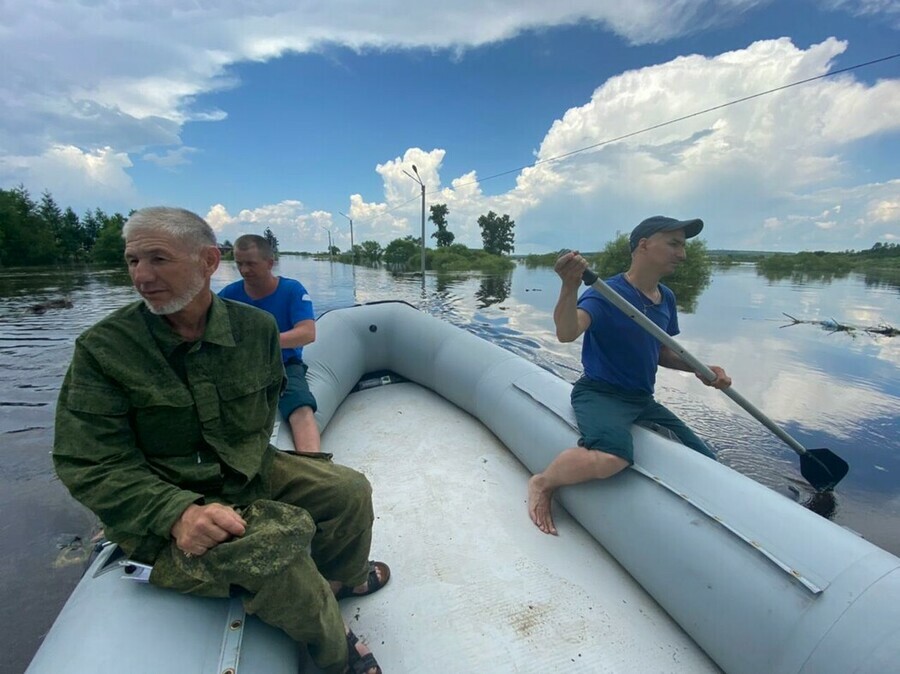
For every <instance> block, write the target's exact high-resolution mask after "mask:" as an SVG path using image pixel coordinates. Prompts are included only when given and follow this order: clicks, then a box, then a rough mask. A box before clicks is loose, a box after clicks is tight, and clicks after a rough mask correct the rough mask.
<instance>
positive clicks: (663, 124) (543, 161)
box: [363, 52, 900, 222]
mask: <svg viewBox="0 0 900 674" xmlns="http://www.w3.org/2000/svg"><path fill="white" fill-rule="evenodd" d="M896 58H900V52H898V53H896V54H890V55H888V56H883V57H881V58H877V59H873V60H871V61H866V62H864V63H857V64H855V65H852V66H847V67H846V68H839V69H838V70H832V71H830V72H827V73H824V74H822V75H816V76H815V77H807V78H806V79H802V80H797V81H796V82H790V83H788V84H783V85H781V86H779V87H774V88H772V89H767V90H765V91H760V92H758V93H755V94H750V95H749V96H743V97H741V98H736V99H734V100H733V101H728V102H727V103H720V104H719V105H714V106H712V107H711V108H705V109H703V110H698V111H697V112H692V113H690V114H687V115H682V116H681V117H676V118H674V119H670V120H668V121H666V122H660V123H659V124H654V125H652V126H648V127H645V128H643V129H639V130H637V131H631V132H630V133H626V134H622V135H621V136H616V137H615V138H608V139H606V140H602V141H600V142H598V143H593V144H591V145H587V146H585V147H582V148H578V149H577V150H571V151H570V152H564V153H563V154H559V155H555V156H553V157H547V158H546V159H539V160H537V161H535V162H532V163H531V164H525V165H523V166H518V167H516V168H512V169H509V170H506V171H501V172H500V173H494V174H493V175H489V176H487V177H485V178H477V179H475V180H472V181H469V182H467V183H459V184H457V185H456V186H455V187H453V188H452V189H453V190H454V191H456V190H457V189H458V188H460V187H466V186H468V185H477V184H480V183H485V182H487V181H488V180H494V179H495V178H501V177H503V176H506V175H509V174H510V173H517V172H519V171H524V170H525V169H527V168H532V167H534V166H540V165H542V164H549V163H551V162H558V161H562V160H563V159H566V158H568V157H571V156H573V155H576V154H579V153H581V152H587V151H588V150H593V149H595V148H598V147H602V146H604V145H609V144H611V143H617V142H619V141H621V140H625V139H627V138H632V137H634V136H638V135H640V134H642V133H648V132H649V131H655V130H656V129H661V128H663V127H666V126H670V125H672V124H677V123H678V122H683V121H685V120H688V119H692V118H694V117H699V116H700V115H705V114H707V113H710V112H715V111H716V110H721V109H722V108H727V107H730V106H732V105H737V104H738V103H746V102H747V101H751V100H753V99H754V98H760V97H762V96H768V95H770V94H774V93H777V92H779V91H784V90H785V89H791V88H793V87H798V86H800V85H801V84H809V83H810V82H815V81H816V80H822V79H825V78H827V77H833V76H835V75H840V74H842V73H847V72H850V71H853V70H859V69H860V68H866V67H868V66H872V65H875V64H877V63H884V62H885V61H890V60H892V59H896ZM444 189H446V188H444ZM442 191H443V189H440V190H434V191H432V192H426V196H427V195H429V194H438V193H440V192H442ZM419 198H420V197H419V196H416V197H414V198H412V199H410V200H409V201H407V202H404V203H403V204H400V205H399V206H396V207H394V208H392V209H390V210H388V211H385V212H384V214H387V213H391V212H393V211H396V210H398V209H400V208H403V207H404V206H407V205H408V204H411V203H412V202H413V201H418V200H419ZM370 221H371V220H370ZM363 222H366V221H363Z"/></svg>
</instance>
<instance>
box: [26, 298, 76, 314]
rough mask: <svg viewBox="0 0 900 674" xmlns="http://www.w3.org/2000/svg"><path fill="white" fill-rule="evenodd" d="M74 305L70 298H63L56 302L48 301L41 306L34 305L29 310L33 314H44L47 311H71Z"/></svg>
mask: <svg viewBox="0 0 900 674" xmlns="http://www.w3.org/2000/svg"><path fill="white" fill-rule="evenodd" d="M73 306H74V305H73V304H72V300H70V299H69V298H68V297H61V298H59V299H55V300H47V301H46V302H41V303H40V304H32V305H31V306H30V307H28V310H29V311H30V312H31V313H33V314H42V313H44V312H45V311H47V309H71V308H72V307H73Z"/></svg>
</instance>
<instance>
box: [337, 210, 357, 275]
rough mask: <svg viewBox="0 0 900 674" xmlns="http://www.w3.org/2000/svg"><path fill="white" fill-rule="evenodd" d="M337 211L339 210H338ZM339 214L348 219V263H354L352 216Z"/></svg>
mask: <svg viewBox="0 0 900 674" xmlns="http://www.w3.org/2000/svg"><path fill="white" fill-rule="evenodd" d="M338 213H341V212H340V211H338ZM341 215H343V216H344V217H345V218H347V219H348V220H349V221H350V264H356V249H355V248H354V247H353V218H351V217H350V216H349V215H347V214H346V213H341Z"/></svg>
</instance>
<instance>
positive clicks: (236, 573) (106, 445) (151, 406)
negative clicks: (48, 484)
mask: <svg viewBox="0 0 900 674" xmlns="http://www.w3.org/2000/svg"><path fill="white" fill-rule="evenodd" d="M123 235H124V237H125V259H126V262H127V264H128V269H129V272H130V273H131V278H132V281H133V283H134V286H135V288H136V289H137V290H138V292H139V293H140V295H141V297H142V299H143V302H136V303H133V304H131V305H129V306H126V307H123V308H122V309H119V310H118V311H115V312H113V313H112V314H111V315H109V316H107V317H106V318H104V319H103V320H101V321H100V322H99V323H97V324H96V325H94V326H93V327H92V328H90V329H88V330H87V331H86V332H85V333H84V334H82V335H81V336H80V337H79V338H78V340H77V342H76V345H75V353H74V356H73V359H72V364H71V366H70V367H69V371H68V373H67V374H66V377H65V381H64V382H63V386H62V390H61V391H60V396H59V403H58V406H57V415H56V438H55V442H54V449H53V459H54V463H55V465H56V470H57V473H58V475H59V477H60V479H61V480H62V481H63V482H64V483H65V485H66V486H67V487H68V488H69V490H70V491H71V493H72V495H73V496H74V497H75V498H76V499H78V500H79V501H81V502H82V503H83V504H84V505H86V506H87V507H88V508H90V509H91V510H92V511H93V512H94V513H96V514H97V515H98V516H99V517H100V519H101V520H102V522H103V524H104V526H105V531H106V535H107V537H108V538H109V539H110V540H112V541H114V542H116V543H118V544H119V545H120V546H121V547H122V549H123V550H124V551H125V552H126V554H128V555H129V556H130V557H132V558H133V559H135V560H138V561H141V562H145V563H148V564H152V565H153V572H152V574H151V576H150V582H151V583H154V584H156V585H159V586H161V587H166V588H172V589H174V590H177V591H180V592H189V593H193V594H198V595H202V596H211V597H224V596H228V594H229V592H230V591H231V589H232V587H239V588H243V590H245V591H246V592H245V597H246V598H245V606H246V608H247V610H248V612H250V613H255V614H257V615H258V616H259V617H260V618H261V619H262V620H265V621H266V622H268V623H270V624H272V625H276V626H278V627H280V628H281V629H283V630H284V631H285V632H287V633H288V634H289V635H290V636H291V637H293V638H294V639H296V640H297V641H299V642H302V643H305V644H307V646H308V648H309V651H310V654H311V655H312V657H313V659H314V660H315V662H316V664H317V665H318V666H319V667H321V668H322V669H323V670H325V671H326V672H345V671H353V672H360V673H366V674H375V673H377V672H380V671H381V670H380V669H379V668H378V665H377V663H376V662H375V661H374V658H373V657H372V654H371V653H369V651H368V649H367V648H366V647H365V646H363V645H362V644H361V643H358V642H357V640H356V637H355V636H354V635H353V633H352V632H350V631H349V630H348V629H347V627H346V626H345V625H344V623H343V620H342V618H341V615H340V612H339V610H338V605H337V599H336V596H335V595H337V596H339V597H343V596H353V595H356V596H358V595H363V594H369V593H371V592H374V591H376V590H378V589H380V588H381V587H382V586H383V585H384V584H385V583H386V582H387V580H388V578H389V575H390V572H389V569H388V567H387V566H386V565H385V564H383V563H381V562H369V561H368V555H369V547H370V544H371V537H372V522H373V514H372V500H371V487H370V485H369V483H368V481H367V480H366V478H365V477H364V476H363V475H361V474H360V473H358V472H356V471H354V470H351V469H349V468H346V467H343V466H339V465H336V464H334V463H332V461H331V459H330V455H328V454H304V453H285V452H279V451H277V450H276V449H275V448H273V447H272V446H271V445H270V444H269V437H270V434H271V430H272V425H273V423H274V418H275V410H276V409H277V406H278V396H279V393H280V391H281V388H282V385H283V383H282V382H283V378H284V370H283V368H282V364H281V349H280V346H279V341H278V328H277V326H276V324H275V321H274V320H273V319H272V317H271V316H270V315H269V314H267V313H265V312H263V311H260V310H258V309H255V308H253V307H249V306H247V305H244V304H240V303H237V302H230V301H227V300H222V299H220V298H218V297H217V296H215V295H214V294H213V293H212V292H211V291H210V278H211V277H212V275H213V273H214V272H215V270H216V268H217V267H218V264H219V251H218V248H217V247H216V245H215V235H214V234H213V232H212V230H211V229H210V227H209V225H207V224H206V222H204V221H203V219H202V218H200V217H199V216H197V215H195V214H193V213H190V212H188V211H184V210H181V209H172V208H149V209H144V210H141V211H138V212H136V213H135V214H133V215H132V216H131V218H129V220H128V222H127V223H126V224H125V227H124V231H123Z"/></svg>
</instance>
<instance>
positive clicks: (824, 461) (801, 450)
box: [581, 269, 850, 491]
mask: <svg viewBox="0 0 900 674" xmlns="http://www.w3.org/2000/svg"><path fill="white" fill-rule="evenodd" d="M581 278H582V280H583V281H584V284H585V285H587V286H591V287H592V288H593V289H594V290H596V291H597V292H598V293H600V294H601V295H603V296H604V297H605V298H606V299H608V300H609V301H610V302H612V303H613V304H614V305H615V306H616V307H618V308H619V309H621V310H622V311H623V312H624V314H625V315H626V316H628V318H630V319H631V320H633V321H634V322H635V323H637V324H638V325H640V326H641V327H642V328H644V330H646V331H647V332H649V333H650V334H651V335H653V336H654V337H656V339H658V340H659V341H660V342H661V343H662V344H665V345H666V346H667V347H669V348H670V349H672V351H674V352H675V353H677V354H678V355H679V356H681V358H682V360H684V361H685V362H686V363H687V364H688V365H690V366H691V367H692V368H694V370H695V371H696V372H698V373H699V374H700V376H701V377H703V378H704V379H705V380H706V381H712V380H714V379H715V378H716V373H715V372H713V371H712V370H710V369H709V368H708V367H707V366H706V365H705V364H704V363H702V362H700V361H699V360H697V359H696V358H695V357H694V356H692V355H691V354H690V353H688V352H687V351H686V350H685V349H684V347H682V346H681V345H680V344H679V343H678V342H676V341H675V340H674V339H672V337H671V336H670V335H668V334H667V333H666V332H665V331H664V330H662V329H661V328H660V327H659V326H658V325H657V324H656V323H654V322H653V321H651V320H650V319H649V318H647V317H646V316H645V315H644V314H643V313H641V312H640V311H639V310H638V309H637V308H636V307H635V306H634V305H632V304H631V302H629V301H628V300H626V299H625V298H624V297H622V296H621V295H619V293H617V292H616V291H615V290H613V289H612V288H610V287H609V286H608V285H607V284H606V283H605V282H603V281H602V280H601V279H600V277H598V276H597V274H595V273H594V272H593V271H591V270H590V269H585V270H584V273H583V274H582V276H581ZM720 390H721V391H722V393H724V394H725V395H727V396H728V397H729V398H731V399H732V400H733V401H734V402H736V403H737V404H738V405H740V406H741V407H743V408H744V409H745V410H746V411H747V412H749V413H750V415H751V416H752V417H753V418H754V419H756V420H757V421H759V422H760V423H761V424H762V425H763V426H765V427H766V428H768V429H769V430H770V431H772V433H774V434H775V435H776V436H777V437H778V438H779V439H781V440H782V441H783V442H784V443H785V444H786V445H787V446H788V447H790V448H791V449H793V450H794V451H795V452H797V454H799V455H800V474H801V475H803V477H804V478H806V481H807V482H809V483H810V484H811V485H812V486H813V487H815V488H816V490H817V491H826V490H830V489H834V486H835V485H836V484H837V483H838V482H840V481H841V480H842V479H843V478H844V476H845V475H846V474H847V471H848V470H850V466H849V465H848V464H847V462H846V461H844V460H843V459H842V458H841V457H839V456H838V455H837V454H835V453H834V452H832V451H831V450H830V449H806V448H805V447H804V446H803V445H801V444H800V443H799V442H797V441H796V440H794V438H792V437H791V436H790V435H788V434H787V433H786V432H785V431H784V430H783V429H782V428H781V427H779V426H778V425H777V424H776V423H775V422H774V421H772V420H771V419H769V417H767V416H766V415H765V414H763V413H762V412H761V411H760V410H759V409H757V408H756V407H755V406H754V405H753V404H752V403H751V402H750V401H748V400H747V399H746V398H744V396H742V395H741V394H740V393H738V392H737V391H735V390H734V388H733V387H731V386H729V387H728V388H724V389H720Z"/></svg>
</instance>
